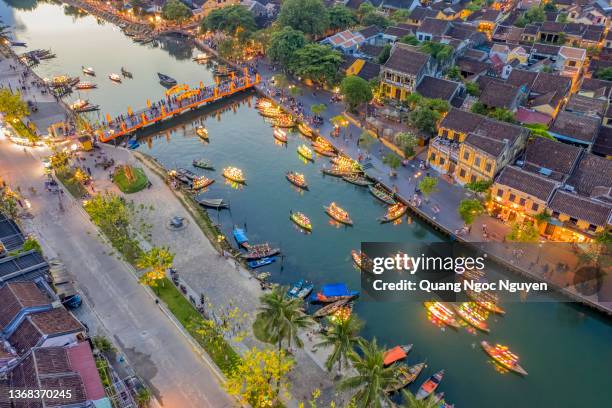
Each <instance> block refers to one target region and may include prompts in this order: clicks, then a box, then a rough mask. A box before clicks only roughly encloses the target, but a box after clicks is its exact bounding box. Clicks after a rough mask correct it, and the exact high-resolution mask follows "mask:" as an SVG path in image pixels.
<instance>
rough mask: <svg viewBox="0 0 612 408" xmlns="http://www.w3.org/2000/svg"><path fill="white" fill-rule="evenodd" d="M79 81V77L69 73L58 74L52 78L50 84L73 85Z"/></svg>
mask: <svg viewBox="0 0 612 408" xmlns="http://www.w3.org/2000/svg"><path fill="white" fill-rule="evenodd" d="M78 83H79V77H69V76H67V75H58V76H55V77H53V78H52V79H51V82H50V84H49V85H50V86H51V87H54V88H61V87H72V86H75V85H76V84H78Z"/></svg>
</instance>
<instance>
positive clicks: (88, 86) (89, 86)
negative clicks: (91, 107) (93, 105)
mask: <svg viewBox="0 0 612 408" xmlns="http://www.w3.org/2000/svg"><path fill="white" fill-rule="evenodd" d="M74 87H75V88H76V89H93V88H97V87H98V85H96V84H94V83H92V82H79V83H78V84H76V85H75V86H74Z"/></svg>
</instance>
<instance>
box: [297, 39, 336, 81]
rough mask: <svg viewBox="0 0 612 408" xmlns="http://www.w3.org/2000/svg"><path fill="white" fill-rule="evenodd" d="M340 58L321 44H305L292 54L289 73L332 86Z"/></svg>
mask: <svg viewBox="0 0 612 408" xmlns="http://www.w3.org/2000/svg"><path fill="white" fill-rule="evenodd" d="M341 63H342V56H341V55H340V53H339V52H338V51H335V50H333V49H331V48H330V47H328V46H326V45H322V44H306V46H305V47H304V48H301V49H299V50H297V51H296V52H295V53H294V54H293V59H292V60H291V61H290V62H289V71H290V72H291V73H293V74H294V75H296V76H298V77H301V78H306V79H310V80H311V81H313V82H317V83H319V84H333V83H334V82H336V79H337V77H338V68H339V67H340V64H341Z"/></svg>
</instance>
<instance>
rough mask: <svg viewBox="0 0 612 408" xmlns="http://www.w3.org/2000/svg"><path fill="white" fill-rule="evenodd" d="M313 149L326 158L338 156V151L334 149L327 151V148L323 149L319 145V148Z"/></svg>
mask: <svg viewBox="0 0 612 408" xmlns="http://www.w3.org/2000/svg"><path fill="white" fill-rule="evenodd" d="M312 149H313V150H314V151H315V152H317V154H319V155H321V156H325V157H335V156H336V151H335V150H333V148H331V149H326V148H323V147H321V146H318V145H317V146H313V147H312Z"/></svg>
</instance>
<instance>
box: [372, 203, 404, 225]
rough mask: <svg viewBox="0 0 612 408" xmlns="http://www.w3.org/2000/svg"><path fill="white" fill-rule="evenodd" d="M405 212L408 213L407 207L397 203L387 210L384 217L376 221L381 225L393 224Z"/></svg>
mask: <svg viewBox="0 0 612 408" xmlns="http://www.w3.org/2000/svg"><path fill="white" fill-rule="evenodd" d="M406 211H408V206H407V205H404V204H403V203H400V202H398V203H396V204H394V205H392V206H390V207H389V208H387V213H386V214H385V216H384V217H381V218H379V219H378V221H380V222H381V223H385V222H393V221H395V220H397V219H398V218H401V217H402V216H403V215H404V214H406Z"/></svg>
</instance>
